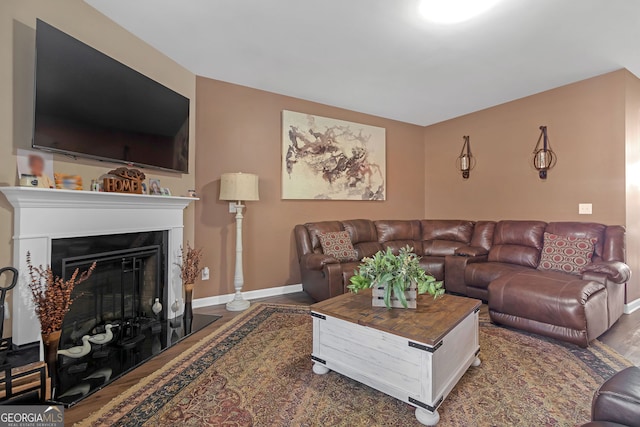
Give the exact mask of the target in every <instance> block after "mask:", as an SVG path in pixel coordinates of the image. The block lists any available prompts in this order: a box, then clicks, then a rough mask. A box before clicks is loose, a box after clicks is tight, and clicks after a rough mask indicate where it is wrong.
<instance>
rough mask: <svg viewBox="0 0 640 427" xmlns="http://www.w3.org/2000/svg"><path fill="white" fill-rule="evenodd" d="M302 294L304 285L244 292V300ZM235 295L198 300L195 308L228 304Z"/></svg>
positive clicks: (194, 304)
mask: <svg viewBox="0 0 640 427" xmlns="http://www.w3.org/2000/svg"><path fill="white" fill-rule="evenodd" d="M295 292H302V284H297V285H287V286H279V287H277V288H266V289H256V290H255V291H247V292H242V296H243V297H244V299H247V300H252V299H256V298H266V297H275V296H278V295H285V294H292V293H295ZM233 295H234V294H226V295H217V296H215V297H206V298H196V299H194V300H193V308H200V307H208V306H210V305H219V304H226V303H228V302H229V301H231V300H233Z"/></svg>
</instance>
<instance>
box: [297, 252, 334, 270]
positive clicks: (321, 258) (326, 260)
mask: <svg viewBox="0 0 640 427" xmlns="http://www.w3.org/2000/svg"><path fill="white" fill-rule="evenodd" d="M339 263H340V261H338V259H337V258H335V257H332V256H330V255H325V254H305V255H303V256H302V259H300V266H301V267H302V268H306V269H307V270H322V269H323V268H324V266H325V265H327V264H339Z"/></svg>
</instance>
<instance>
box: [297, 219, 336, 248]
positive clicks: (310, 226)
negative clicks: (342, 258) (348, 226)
mask: <svg viewBox="0 0 640 427" xmlns="http://www.w3.org/2000/svg"><path fill="white" fill-rule="evenodd" d="M304 226H305V227H306V229H307V231H308V232H309V238H310V239H311V248H312V249H313V253H316V254H321V253H322V245H321V244H320V233H326V232H332V231H344V227H343V226H342V223H341V222H340V221H321V222H308V223H306V224H305V225H304Z"/></svg>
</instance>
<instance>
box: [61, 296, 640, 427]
mask: <svg viewBox="0 0 640 427" xmlns="http://www.w3.org/2000/svg"><path fill="white" fill-rule="evenodd" d="M262 301H263V302H270V303H276V304H293V305H310V304H313V300H312V299H311V298H310V297H309V296H308V295H307V294H306V293H304V292H297V293H294V294H288V295H281V296H276V297H269V298H261V299H256V300H253V301H252V302H262ZM195 311H196V312H198V313H203V314H217V315H219V316H222V318H221V319H219V320H217V321H216V322H214V323H212V324H211V325H209V326H207V327H206V328H204V329H203V330H201V331H199V332H197V333H195V334H193V335H192V336H190V337H188V338H186V339H185V340H184V341H182V342H180V343H178V344H177V345H175V346H173V347H172V348H170V349H168V350H167V351H165V352H164V353H162V354H159V355H158V356H156V357H155V358H153V359H151V360H150V361H149V362H147V363H145V364H143V365H142V366H140V367H138V368H136V369H135V370H134V371H132V372H130V373H128V374H127V375H125V376H123V377H122V378H120V379H118V380H117V381H114V382H113V383H111V384H109V385H108V386H107V387H105V388H104V389H102V390H100V391H98V392H96V393H94V394H93V395H91V396H89V397H87V398H86V399H84V400H83V401H82V402H80V403H78V404H77V405H75V406H73V407H71V408H69V409H67V410H65V425H69V426H70V425H73V424H74V423H76V422H78V421H80V420H82V419H84V418H86V417H87V416H88V415H89V414H91V413H92V412H95V411H97V410H99V409H100V408H102V407H103V406H104V405H105V404H107V403H108V402H109V401H110V400H111V399H112V398H114V397H115V396H117V395H118V394H120V393H121V392H123V391H124V390H126V389H128V388H129V387H131V386H132V385H134V384H136V383H137V382H138V381H140V379H142V378H144V377H146V376H147V375H150V374H151V373H153V372H154V371H156V370H157V369H159V368H161V367H162V366H164V365H165V364H166V363H168V362H169V361H170V360H172V359H173V358H176V357H179V356H180V354H181V353H182V352H183V351H184V350H186V349H188V348H189V347H191V346H192V345H194V344H195V343H197V342H198V341H199V340H200V339H202V338H203V337H205V336H207V335H208V334H210V333H211V332H213V331H215V330H216V329H218V328H220V327H221V326H223V325H224V324H225V323H227V322H229V321H230V320H231V319H233V318H234V317H236V316H237V315H239V314H240V312H230V311H227V310H226V309H225V306H224V305H216V306H211V307H205V308H199V309H196V310H195ZM600 340H601V341H602V342H604V343H605V344H607V345H608V346H610V347H612V348H613V349H615V350H616V351H617V352H618V353H620V354H621V355H623V356H625V357H626V358H627V359H629V360H630V361H631V362H632V363H634V364H635V365H638V366H640V310H639V311H636V312H635V313H632V314H629V315H624V316H622V318H621V319H620V320H619V321H618V322H617V323H616V324H615V325H614V326H613V327H612V328H611V329H610V330H609V331H607V332H606V333H605V334H604V335H602V336H601V337H600Z"/></svg>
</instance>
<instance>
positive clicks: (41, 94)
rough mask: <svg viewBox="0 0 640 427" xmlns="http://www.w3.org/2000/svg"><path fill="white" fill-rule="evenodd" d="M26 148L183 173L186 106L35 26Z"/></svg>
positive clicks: (119, 67) (97, 54)
mask: <svg viewBox="0 0 640 427" xmlns="http://www.w3.org/2000/svg"><path fill="white" fill-rule="evenodd" d="M35 80H36V82H35V117H34V132H33V147H34V148H38V149H42V150H47V151H53V152H58V153H64V154H68V155H71V156H81V157H89V158H94V159H99V160H107V161H113V162H116V163H126V164H130V165H134V166H139V167H150V168H156V169H164V170H170V171H176V172H181V173H188V171H189V164H188V162H189V160H188V159H189V99H188V98H186V97H184V96H183V95H181V94H179V93H177V92H175V91H173V90H171V89H169V88H167V87H166V86H163V85H162V84H160V83H158V82H156V81H154V80H152V79H150V78H148V77H146V76H144V75H142V74H141V73H139V72H137V71H135V70H133V69H131V68H129V67H127V66H126V65H124V64H122V63H120V62H118V61H116V60H115V59H113V58H111V57H109V56H107V55H105V54H103V53H101V52H99V51H97V50H96V49H94V48H92V47H90V46H88V45H86V44H84V43H82V42H80V41H79V40H77V39H75V38H73V37H71V36H70V35H68V34H65V33H63V32H62V31H60V30H58V29H56V28H54V27H52V26H51V25H49V24H47V23H45V22H43V21H41V20H38V21H37V24H36V72H35Z"/></svg>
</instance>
